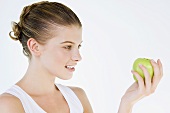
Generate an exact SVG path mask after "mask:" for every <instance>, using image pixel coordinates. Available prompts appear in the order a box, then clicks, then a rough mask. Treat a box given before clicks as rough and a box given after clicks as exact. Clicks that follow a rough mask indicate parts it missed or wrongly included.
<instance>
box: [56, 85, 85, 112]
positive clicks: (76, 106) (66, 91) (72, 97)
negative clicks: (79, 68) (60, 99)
mask: <svg viewBox="0 0 170 113" xmlns="http://www.w3.org/2000/svg"><path fill="white" fill-rule="evenodd" d="M56 86H57V87H58V89H59V90H60V91H61V93H62V94H63V96H64V98H65V99H66V101H67V103H68V105H69V107H70V113H83V112H84V109H83V106H82V104H81V102H80V100H79V98H78V97H77V95H76V94H75V93H74V92H73V90H72V89H70V88H69V87H67V86H64V85H61V84H56Z"/></svg>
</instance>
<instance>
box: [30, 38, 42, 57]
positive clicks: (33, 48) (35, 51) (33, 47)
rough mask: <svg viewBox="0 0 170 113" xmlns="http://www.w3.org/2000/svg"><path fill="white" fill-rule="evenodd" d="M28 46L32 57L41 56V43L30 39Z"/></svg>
mask: <svg viewBox="0 0 170 113" xmlns="http://www.w3.org/2000/svg"><path fill="white" fill-rule="evenodd" d="M27 46H28V49H29V51H30V52H31V54H32V55H35V56H39V55H40V50H39V43H38V42H37V41H36V40H35V39H34V38H30V39H28V41H27Z"/></svg>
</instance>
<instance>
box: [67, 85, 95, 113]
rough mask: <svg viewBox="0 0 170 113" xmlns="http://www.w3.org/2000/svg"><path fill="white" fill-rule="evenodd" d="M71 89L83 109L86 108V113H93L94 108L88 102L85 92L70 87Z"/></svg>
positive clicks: (78, 88)
mask: <svg viewBox="0 0 170 113" xmlns="http://www.w3.org/2000/svg"><path fill="white" fill-rule="evenodd" d="M69 88H71V89H72V90H73V92H74V93H75V94H76V95H77V97H78V98H79V100H80V101H81V103H82V105H83V108H84V113H93V110H92V107H91V105H90V102H89V100H88V97H87V95H86V93H85V91H84V90H83V89H82V88H80V87H72V86H69Z"/></svg>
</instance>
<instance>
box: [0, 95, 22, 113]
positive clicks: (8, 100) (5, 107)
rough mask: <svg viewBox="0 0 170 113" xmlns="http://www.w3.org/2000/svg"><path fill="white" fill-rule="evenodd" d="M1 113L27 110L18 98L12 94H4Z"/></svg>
mask: <svg viewBox="0 0 170 113" xmlns="http://www.w3.org/2000/svg"><path fill="white" fill-rule="evenodd" d="M16 108H17V109H16ZM0 113H25V112H24V109H23V107H22V104H21V102H20V100H19V99H18V98H16V97H14V96H12V95H10V94H2V95H0Z"/></svg>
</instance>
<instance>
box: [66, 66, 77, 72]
mask: <svg viewBox="0 0 170 113" xmlns="http://www.w3.org/2000/svg"><path fill="white" fill-rule="evenodd" d="M65 68H66V69H68V70H69V71H71V72H73V71H75V66H65Z"/></svg>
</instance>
